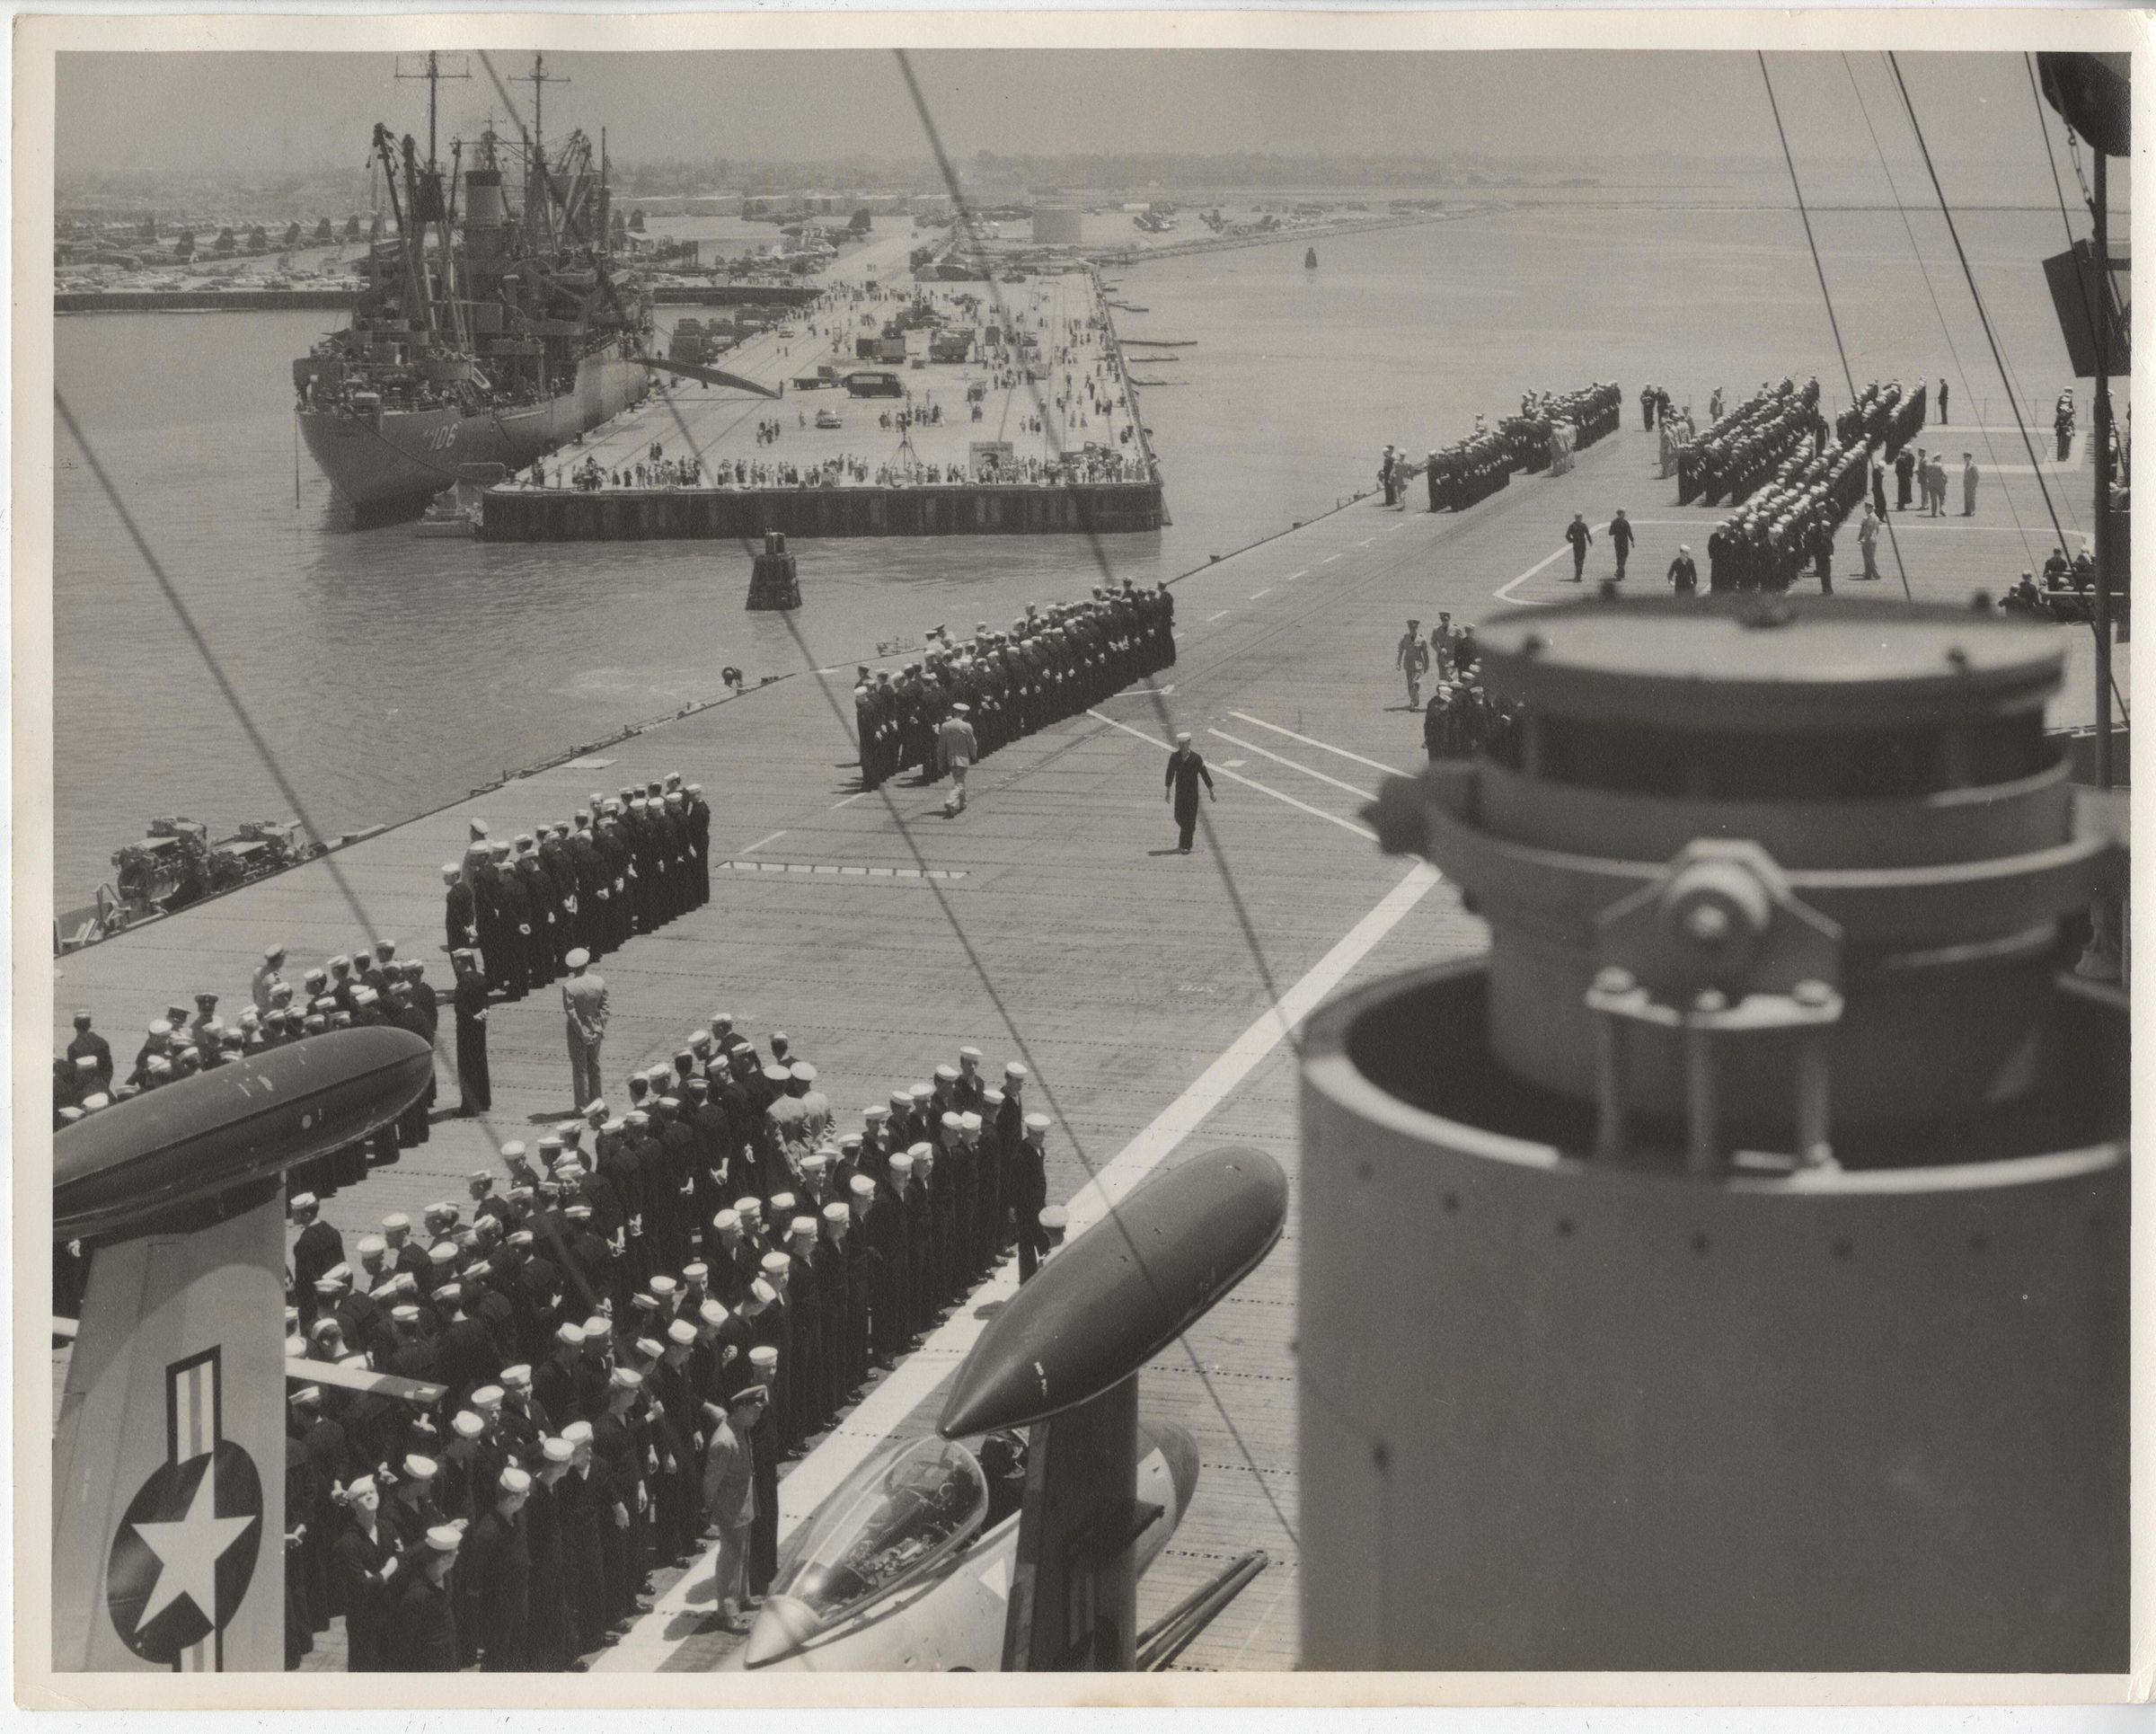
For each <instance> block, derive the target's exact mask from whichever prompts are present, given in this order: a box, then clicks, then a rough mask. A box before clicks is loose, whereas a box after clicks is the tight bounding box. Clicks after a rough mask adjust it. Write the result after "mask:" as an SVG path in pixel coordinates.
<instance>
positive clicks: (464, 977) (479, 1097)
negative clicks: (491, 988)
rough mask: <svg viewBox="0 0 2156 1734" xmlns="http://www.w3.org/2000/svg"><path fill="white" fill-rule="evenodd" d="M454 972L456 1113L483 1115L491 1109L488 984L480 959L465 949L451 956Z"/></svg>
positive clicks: (492, 1088)
mask: <svg viewBox="0 0 2156 1734" xmlns="http://www.w3.org/2000/svg"><path fill="white" fill-rule="evenodd" d="M449 960H450V962H451V964H452V965H453V966H454V967H455V970H456V990H455V1004H456V1079H457V1085H458V1089H459V1091H460V1093H461V1099H460V1101H459V1103H458V1107H457V1111H458V1112H459V1113H462V1114H483V1113H486V1112H487V1111H488V1110H490V1109H491V1108H492V1107H493V1106H494V1085H493V1081H492V1079H491V1077H490V1075H489V1073H488V1070H487V982H486V978H485V977H483V976H482V975H481V974H480V972H479V959H478V957H477V956H476V955H475V954H474V953H473V951H470V950H469V949H468V948H467V949H461V950H458V951H453V952H451V953H450V957H449Z"/></svg>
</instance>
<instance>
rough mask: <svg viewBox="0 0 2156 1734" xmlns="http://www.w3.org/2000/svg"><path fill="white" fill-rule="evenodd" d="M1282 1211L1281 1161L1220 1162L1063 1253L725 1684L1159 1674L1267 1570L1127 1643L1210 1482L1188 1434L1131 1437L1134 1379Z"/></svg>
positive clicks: (869, 1476) (809, 1557) (1228, 1281)
mask: <svg viewBox="0 0 2156 1734" xmlns="http://www.w3.org/2000/svg"><path fill="white" fill-rule="evenodd" d="M1286 1212H1287V1182H1286V1178H1285V1176H1283V1175H1282V1173H1281V1172H1280V1169H1279V1167H1278V1165H1277V1163H1275V1162H1274V1161H1273V1160H1272V1158H1271V1157H1269V1156H1267V1155H1263V1154H1262V1153H1261V1152H1259V1151H1255V1150H1250V1149H1235V1148H1230V1149H1220V1150H1214V1151H1210V1152H1208V1153H1206V1155H1200V1156H1197V1157H1194V1158H1192V1159H1191V1160H1189V1161H1188V1162H1184V1163H1179V1164H1178V1165H1177V1166H1176V1167H1174V1168H1171V1169H1169V1170H1167V1171H1165V1172H1162V1173H1160V1174H1157V1175H1155V1176H1153V1178H1152V1179H1151V1180H1149V1181H1146V1182H1145V1184H1144V1185H1143V1186H1141V1187H1139V1188H1137V1189H1136V1190H1135V1191H1133V1192H1132V1193H1131V1194H1130V1196H1129V1197H1128V1198H1127V1199H1124V1200H1123V1201H1122V1203H1121V1204H1120V1205H1118V1207H1117V1213H1116V1215H1115V1216H1111V1217H1109V1219H1107V1220H1104V1221H1102V1222H1100V1223H1098V1224H1096V1225H1094V1226H1093V1227H1092V1228H1091V1229H1090V1230H1089V1231H1087V1232H1086V1233H1084V1234H1081V1235H1080V1236H1079V1237H1078V1238H1077V1239H1076V1240H1074V1241H1073V1242H1072V1243H1070V1244H1069V1245H1068V1246H1067V1247H1065V1248H1064V1249H1063V1250H1061V1251H1060V1252H1056V1254H1055V1255H1054V1256H1053V1257H1051V1258H1050V1259H1049V1260H1048V1261H1047V1262H1046V1263H1045V1264H1044V1265H1042V1267H1041V1268H1040V1270H1038V1272H1037V1273H1036V1275H1035V1276H1034V1278H1033V1279H1032V1280H1031V1281H1030V1282H1029V1283H1027V1284H1026V1285H1025V1286H1024V1287H1021V1289H1020V1290H1019V1291H1018V1293H1017V1294H1016V1295H1015V1296H1013V1297H1012V1299H1011V1300H1010V1301H1009V1302H1007V1303H1006V1304H1005V1305H1004V1306H1003V1310H1002V1312H1000V1313H999V1314H997V1315H996V1317H995V1318H994V1320H993V1321H992V1322H991V1323H990V1324H989V1326H988V1328H987V1330H986V1331H984V1332H983V1333H982V1336H981V1339H980V1340H979V1341H978V1342H977V1343H976V1344H975V1346H974V1349H973V1351H972V1353H971V1354H969V1355H968V1357H967V1359H966V1361H965V1364H964V1365H963V1366H962V1367H960V1368H959V1375H958V1378H957V1381H956V1383H955V1384H954V1385H953V1387H952V1390H951V1393H950V1398H949V1400H948V1401H947V1402H946V1403H945V1405H944V1409H943V1413H942V1418H941V1420H940V1422H939V1423H938V1428H937V1433H936V1435H935V1436H932V1437H929V1438H915V1439H908V1440H903V1441H900V1442H897V1443H895V1444H892V1445H889V1446H886V1447H884V1448H883V1449H882V1450H881V1451H879V1452H878V1453H877V1454H876V1455H874V1456H872V1457H871V1458H870V1460H869V1461H868V1462H867V1463H865V1464H862V1467H861V1468H860V1469H858V1470H856V1471H855V1472H854V1473H853V1475H852V1476H851V1477H849V1478H848V1479H847V1481H846V1482H844V1484H843V1485H842V1486H841V1487H840V1488H839V1489H838V1491H836V1492H835V1493H833V1494H832V1495H831V1497H830V1498H829V1499H828V1500H826V1501H825V1504H824V1508H823V1511H822V1513H821V1515H820V1516H819V1517H817V1521H816V1523H815V1524H814V1526H812V1527H811V1528H810V1530H809V1533H808V1536H807V1538H806V1540H805V1541H804V1542H803V1543H802V1544H801V1546H800V1550H799V1551H798V1553H796V1554H795V1556H794V1557H793V1559H792V1560H791V1562H789V1563H788V1564H787V1565H786V1566H785V1567H784V1568H783V1570H782V1572H781V1575H780V1576H779V1577H778V1578H777V1579H775V1580H774V1581H773V1584H772V1586H771V1588H770V1591H769V1593H768V1594H767V1595H766V1597H764V1606H763V1608H762V1610H761V1611H760V1612H759V1613H758V1615H757V1616H756V1621H755V1625H754V1626H753V1627H752V1628H751V1629H750V1632H749V1634H748V1641H747V1643H746V1644H745V1645H744V1646H743V1647H742V1648H741V1649H740V1650H738V1651H736V1652H735V1654H734V1655H733V1656H731V1657H730V1658H729V1659H728V1661H727V1662H726V1664H725V1666H726V1667H727V1668H729V1669H750V1670H755V1671H759V1672H760V1671H764V1670H767V1669H770V1670H800V1671H808V1672H838V1671H846V1672H853V1671H876V1670H944V1671H950V1670H958V1671H974V1672H988V1671H992V1670H998V1669H1003V1670H1017V1669H1035V1670H1057V1671H1067V1670H1074V1669H1100V1670H1129V1669H1133V1668H1137V1669H1153V1668H1162V1667H1165V1666H1166V1665H1167V1663H1168V1662H1170V1661H1171V1660H1172V1659H1174V1658H1175V1656H1176V1655H1178V1654H1180V1652H1181V1650H1183V1649H1184V1647H1185V1646H1187V1645H1188V1643H1189V1642H1190V1641H1191V1640H1192V1639H1193V1638H1195V1637H1197V1634H1198V1633H1199V1632H1202V1631H1204V1630H1205V1628H1206V1624H1207V1623H1210V1622H1211V1620H1212V1619H1213V1618H1214V1616H1215V1615H1217V1614H1218V1613H1219V1612H1220V1611H1221V1610H1222V1609H1223V1608H1224V1607H1225V1606H1227V1605H1228V1603H1229V1602H1231V1601H1232V1600H1233V1599H1234V1597H1235V1596H1236V1595H1237V1594H1238V1593H1239V1592H1240V1591H1241V1589H1242V1588H1244V1587H1245V1586H1246V1585H1248V1584H1249V1583H1250V1580H1251V1579H1254V1578H1255V1577H1256V1576H1257V1575H1258V1573H1259V1571H1261V1570H1264V1568H1265V1565H1266V1556H1265V1554H1264V1553H1259V1552H1252V1553H1245V1554H1243V1555H1242V1556H1241V1558H1239V1559H1237V1560H1236V1561H1234V1562H1233V1564H1232V1565H1230V1566H1229V1567H1228V1569H1227V1570H1225V1571H1224V1572H1222V1573H1221V1574H1220V1575H1219V1576H1218V1577H1216V1578H1215V1579H1213V1580H1212V1581H1211V1582H1209V1583H1207V1584H1206V1585H1205V1586H1203V1587H1202V1588H1199V1589H1198V1590H1197V1593H1196V1594H1194V1595H1193V1596H1191V1597H1188V1599H1187V1600H1185V1601H1184V1602H1183V1603H1181V1604H1180V1605H1179V1606H1177V1607H1176V1608H1175V1609H1173V1610H1172V1611H1171V1613H1169V1614H1168V1615H1166V1616H1165V1617H1163V1618H1162V1619H1161V1620H1159V1621H1157V1622H1156V1623H1154V1624H1153V1626H1152V1627H1151V1628H1149V1629H1148V1630H1147V1631H1145V1632H1138V1631H1136V1630H1135V1603H1136V1587H1137V1580H1138V1579H1139V1578H1140V1577H1141V1576H1142V1575H1143V1574H1144V1571H1145V1570H1146V1568H1147V1567H1148V1566H1150V1565H1151V1564H1152V1563H1153V1561H1154V1560H1155V1559H1157V1558H1158V1557H1159V1555H1160V1553H1161V1551H1162V1548H1164V1547H1165V1546H1166V1545H1167V1544H1168V1542H1169V1540H1170V1538H1171V1536H1173V1535H1174V1534H1175V1530H1176V1526H1177V1525H1178V1524H1180V1522H1181V1521H1182V1519H1183V1517H1185V1516H1187V1515H1188V1512H1189V1509H1190V1500H1191V1497H1192V1495H1193V1493H1194V1492H1195V1491H1196V1490H1197V1475H1198V1465H1197V1446H1196V1445H1195V1444H1194V1443H1193V1441H1192V1440H1191V1438H1190V1436H1189V1435H1188V1433H1186V1432H1185V1431H1183V1429H1180V1428H1178V1427H1172V1426H1168V1425H1165V1424H1162V1423H1160V1422H1142V1421H1140V1420H1138V1414H1137V1383H1138V1378H1137V1376H1138V1371H1139V1369H1140V1368H1141V1367H1144V1365H1145V1363H1146V1362H1147V1361H1149V1360H1151V1359H1152V1358H1153V1357H1154V1356H1155V1355H1157V1354H1158V1353H1159V1352H1160V1351H1161V1350H1162V1349H1164V1348H1166V1347H1167V1345H1168V1344H1170V1343H1171V1342H1173V1341H1174V1340H1176V1339H1177V1338H1178V1337H1180V1336H1181V1335H1182V1333H1183V1332H1184V1331H1187V1330H1188V1328H1189V1327H1190V1326H1191V1325H1192V1324H1194V1323H1197V1320H1198V1319H1199V1318H1201V1317H1203V1316H1204V1314H1206V1312H1207V1311H1209V1310H1210V1309H1211V1307H1212V1306H1213V1305H1214V1303H1215V1302H1216V1301H1218V1300H1219V1299H1220V1298H1221V1297H1222V1296H1224V1295H1225V1294H1226V1293H1227V1292H1228V1291H1229V1290H1230V1289H1232V1288H1233V1287H1234V1286H1235V1285H1236V1284H1237V1283H1238V1282H1240V1281H1241V1280H1242V1278H1244V1277H1245V1276H1247V1275H1248V1274H1249V1273H1250V1271H1251V1270H1254V1269H1256V1268H1257V1266H1258V1264H1259V1261H1261V1260H1263V1259H1264V1257H1265V1255H1266V1254H1267V1253H1268V1252H1270V1251H1271V1250H1272V1247H1273V1245H1274V1243H1276V1242H1277V1240H1278V1239H1279V1237H1280V1233H1281V1229H1282V1227H1283V1225H1285V1223H1286ZM1021 1428H1022V1429H1028V1431H1029V1436H1030V1437H1029V1439H1028V1440H1027V1441H1025V1442H1024V1443H1021V1440H1020V1438H1019V1437H1018V1433H1017V1431H1016V1429H1021Z"/></svg>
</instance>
